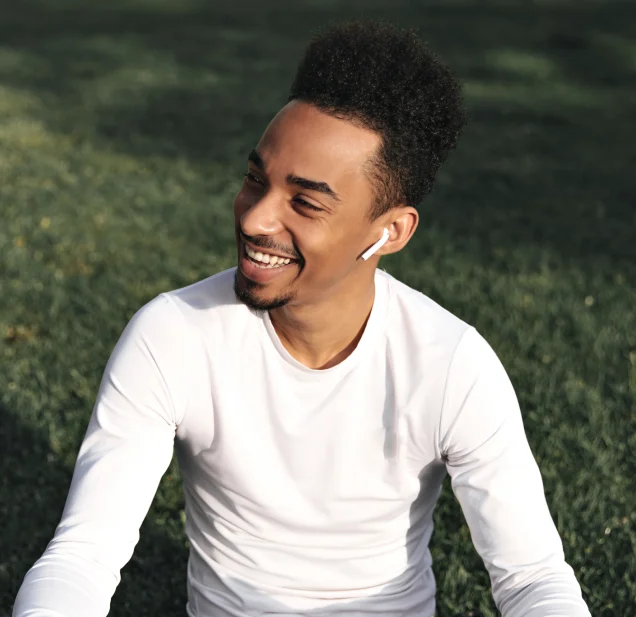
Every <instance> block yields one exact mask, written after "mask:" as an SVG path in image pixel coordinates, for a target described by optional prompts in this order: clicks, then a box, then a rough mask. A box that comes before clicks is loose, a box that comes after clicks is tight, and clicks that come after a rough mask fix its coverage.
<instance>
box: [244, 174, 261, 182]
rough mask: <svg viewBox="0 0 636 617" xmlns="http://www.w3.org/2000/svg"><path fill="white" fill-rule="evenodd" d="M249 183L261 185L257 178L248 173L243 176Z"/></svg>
mask: <svg viewBox="0 0 636 617" xmlns="http://www.w3.org/2000/svg"><path fill="white" fill-rule="evenodd" d="M243 175H244V176H245V177H246V178H247V179H248V180H249V181H250V182H256V184H263V183H262V182H261V180H260V179H259V178H257V177H256V176H255V175H254V174H253V173H252V172H250V171H248V172H247V173H246V174H243Z"/></svg>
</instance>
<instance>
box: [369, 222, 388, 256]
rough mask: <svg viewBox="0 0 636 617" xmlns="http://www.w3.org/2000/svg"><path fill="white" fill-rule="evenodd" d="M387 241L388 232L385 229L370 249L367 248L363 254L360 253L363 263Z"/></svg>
mask: <svg viewBox="0 0 636 617" xmlns="http://www.w3.org/2000/svg"><path fill="white" fill-rule="evenodd" d="M388 239H389V230H388V229H387V228H386V227H385V228H384V231H383V232H382V237H381V238H380V239H379V240H378V241H377V242H376V243H375V244H374V245H373V246H371V247H369V248H368V249H367V250H366V251H365V252H364V253H362V259H364V260H365V261H366V260H367V259H369V257H371V255H373V253H375V252H376V251H377V250H378V249H379V248H380V247H381V246H382V245H383V244H384V243H385V242H386V241H387V240H388Z"/></svg>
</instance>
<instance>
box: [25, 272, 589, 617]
mask: <svg viewBox="0 0 636 617" xmlns="http://www.w3.org/2000/svg"><path fill="white" fill-rule="evenodd" d="M233 278H234V269H232V270H227V271H225V272H222V273H220V274H218V275H215V276H212V277H210V278H208V279H205V280H203V281H200V282H198V283H195V284H194V285H191V286H189V287H186V288H183V289H180V290H176V291H172V292H169V293H164V294H161V295H160V296H158V297H157V298H155V299H154V300H152V301H151V302H149V303H148V304H147V305H146V306H144V307H143V308H142V309H141V310H140V311H138V312H137V314H136V315H135V316H134V317H133V318H132V320H131V321H130V323H129V324H128V326H127V327H126V329H125V331H124V333H123V334H122V336H121V338H120V340H119V342H118V344H117V346H116V347H115V349H114V351H113V353H112V355H111V358H110V360H109V362H108V364H107V366H106V369H105V372H104V377H103V379H102V384H101V387H100V389H99V393H98V396H97V400H96V403H95V407H94V410H93V414H92V416H91V419H90V423H89V426H88V430H87V433H86V436H85V439H84V441H83V444H82V446H81V449H80V452H79V456H78V460H77V465H76V468H75V473H74V476H73V481H72V485H71V489H70V493H69V496H68V500H67V503H66V507H65V509H64V513H63V516H62V520H61V522H60V524H59V526H58V528H57V530H56V533H55V537H54V538H53V540H52V541H51V542H50V543H49V545H48V547H47V549H46V551H45V553H44V554H43V556H42V557H41V558H40V559H39V560H38V561H37V562H36V563H35V565H34V566H33V567H32V568H31V570H30V571H29V572H28V573H27V575H26V577H25V580H24V583H23V585H22V587H21V589H20V592H19V594H18V597H17V600H16V603H15V607H14V612H13V615H14V617H100V616H105V615H106V614H107V613H108V610H109V605H110V600H111V597H112V595H113V593H114V591H115V588H116V586H117V584H118V582H119V580H120V569H121V568H122V567H123V566H124V565H125V563H126V562H127V561H128V560H129V559H130V557H131V555H132V552H133V548H134V546H135V544H136V543H137V540H138V537H139V527H140V525H141V522H142V520H143V518H144V517H145V515H146V513H147V511H148V508H149V506H150V503H151V501H152V498H153V495H154V493H155V491H156V489H157V486H158V484H159V480H160V478H161V476H162V475H163V473H164V472H165V470H166V468H167V467H168V465H169V462H170V460H171V456H172V452H173V447H175V448H176V452H177V456H178V460H179V464H180V469H181V472H182V476H183V485H184V490H185V501H186V532H187V536H188V538H189V541H190V547H191V548H190V558H189V564H188V572H187V577H188V605H187V613H188V615H190V617H248V616H249V617H257V616H268V617H274V616H279V617H283V616H285V617H290V616H297V615H316V616H320V617H327V616H332V615H333V616H335V615H338V616H345V617H371V616H373V615H376V616H382V617H404V616H409V617H411V616H413V617H416V616H417V617H431V616H432V615H433V614H434V611H435V580H434V577H433V573H432V569H431V555H430V552H429V549H428V544H429V540H430V538H431V534H432V531H433V508H434V506H435V503H436V501H437V499H438V497H439V494H440V488H441V484H442V480H443V478H444V476H445V474H446V473H447V472H448V473H449V474H450V477H451V481H452V488H453V491H454V493H455V495H456V496H457V499H458V500H459V502H460V504H461V507H462V510H463V512H464V515H465V517H466V520H467V522H468V525H469V527H470V532H471V535H472V539H473V542H474V544H475V547H476V549H477V551H478V552H479V554H480V555H481V557H482V558H483V560H484V562H485V564H486V567H487V569H488V571H489V573H490V577H491V581H492V589H493V595H494V598H495V602H496V604H497V606H498V608H499V610H500V611H501V612H502V613H503V615H504V616H505V617H563V616H566V615H567V617H589V611H588V609H587V607H586V605H585V603H584V601H583V600H582V597H581V591H580V587H579V585H578V583H577V581H576V579H575V576H574V573H573V571H572V569H571V567H570V566H569V565H567V564H566V562H565V561H564V556H563V550H562V544H561V541H560V538H559V536H558V533H557V530H556V528H555V526H554V523H553V521H552V519H551V517H550V513H549V511H548V508H547V505H546V500H545V496H544V492H543V486H542V481H541V476H540V473H539V470H538V468H537V465H536V463H535V461H534V458H533V456H532V453H531V451H530V448H529V446H528V442H527V440H526V437H525V433H524V429H523V424H522V419H521V413H520V410H519V407H518V404H517V399H516V396H515V393H514V391H513V388H512V385H511V384H510V381H509V379H508V377H507V375H506V372H505V370H504V369H503V367H502V365H501V363H500V362H499V360H498V359H497V357H496V355H495V353H494V352H493V351H492V349H491V348H490V347H489V345H488V344H487V343H486V342H485V341H484V339H483V338H482V337H481V336H480V335H479V334H478V333H477V332H476V331H475V329H474V328H472V327H470V326H468V325H467V324H465V323H464V322H463V321H461V320H460V319H458V318H456V317H454V316H453V315H451V314H450V313H449V312H447V311H446V310H444V309H443V308H441V307H440V306H439V305H437V304H436V303H435V302H433V301H432V300H430V299H429V298H427V297H426V296H424V295H422V294H421V293H419V292H417V291H415V290H413V289H411V288H409V287H407V286H406V285H404V284H403V283H401V282H399V281H397V280H396V279H395V278H393V277H391V276H390V275H388V274H386V273H385V272H383V271H381V270H376V276H375V287H376V294H375V300H374V305H373V309H372V312H371V316H370V318H369V320H368V323H367V326H366V328H365V330H364V333H363V335H362V338H361V340H360V342H359V344H358V346H357V347H356V349H355V350H354V351H353V353H352V354H351V355H350V356H349V357H347V358H346V359H345V360H344V361H343V362H341V363H340V364H338V365H337V366H334V367H332V368H329V369H326V370H312V369H309V368H307V367H305V366H303V365H302V364H300V363H299V362H297V361H296V360H295V359H294V358H293V357H292V356H291V355H290V354H289V353H288V352H287V351H286V349H285V348H284V347H283V345H282V344H281V342H280V340H279V339H278V336H277V334H276V332H275V330H274V328H273V326H272V323H271V321H270V319H269V315H268V314H267V313H255V312H253V311H251V310H250V309H248V308H247V307H246V306H245V305H243V304H240V303H239V302H237V300H236V299H235V297H234V293H233V289H232V283H233ZM343 310H346V308H343Z"/></svg>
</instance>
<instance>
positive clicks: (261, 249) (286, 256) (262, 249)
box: [243, 240, 296, 261]
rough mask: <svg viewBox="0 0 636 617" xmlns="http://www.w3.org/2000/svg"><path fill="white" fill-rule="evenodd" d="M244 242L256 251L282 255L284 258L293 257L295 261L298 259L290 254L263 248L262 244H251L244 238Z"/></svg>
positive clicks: (277, 255)
mask: <svg viewBox="0 0 636 617" xmlns="http://www.w3.org/2000/svg"><path fill="white" fill-rule="evenodd" d="M243 244H246V245H247V246H249V247H250V248H251V249H252V250H253V251H254V252H255V253H256V252H260V253H267V254H268V255H276V257H282V258H283V259H293V260H294V261H296V258H295V257H291V256H290V255H281V254H280V253H277V252H276V251H272V250H270V249H266V248H263V247H262V246H254V245H253V244H250V243H249V242H245V240H243Z"/></svg>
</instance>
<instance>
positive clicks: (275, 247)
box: [240, 232, 302, 261]
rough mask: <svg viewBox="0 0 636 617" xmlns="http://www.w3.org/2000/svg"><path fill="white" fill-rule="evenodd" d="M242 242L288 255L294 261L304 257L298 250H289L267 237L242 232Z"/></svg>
mask: <svg viewBox="0 0 636 617" xmlns="http://www.w3.org/2000/svg"><path fill="white" fill-rule="evenodd" d="M240 237H241V240H243V241H244V242H250V243H251V244H253V245H254V246H258V247H259V248H262V249H270V250H271V251H277V252H279V253H283V254H284V255H288V256H289V257H291V258H292V259H297V260H298V261H301V260H302V256H301V255H300V253H299V252H298V251H297V250H296V248H295V247H294V248H291V249H290V248H288V247H286V246H281V245H280V244H276V243H275V242H274V241H273V240H272V239H271V238H268V237H267V236H248V235H247V234H244V233H243V232H240Z"/></svg>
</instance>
